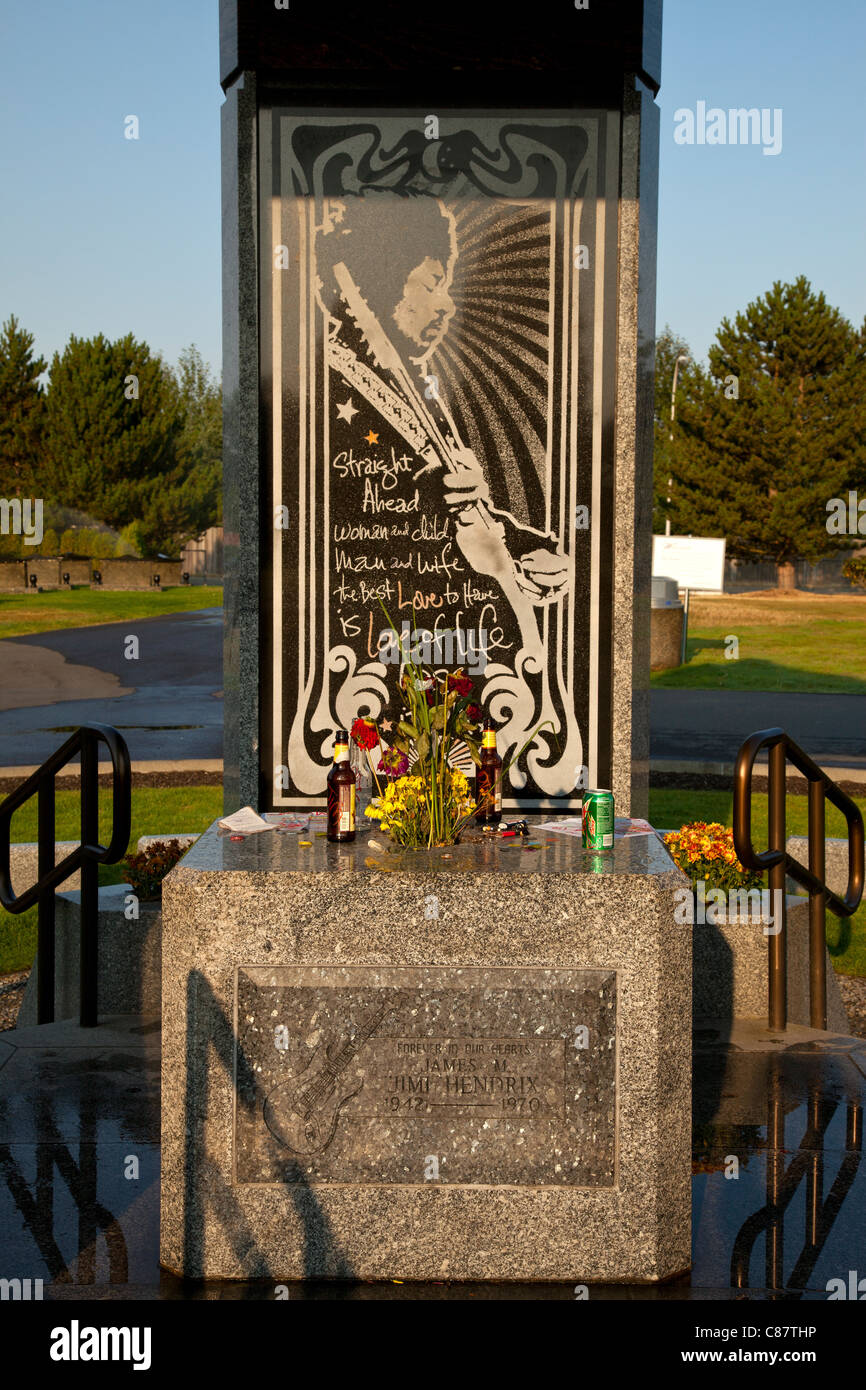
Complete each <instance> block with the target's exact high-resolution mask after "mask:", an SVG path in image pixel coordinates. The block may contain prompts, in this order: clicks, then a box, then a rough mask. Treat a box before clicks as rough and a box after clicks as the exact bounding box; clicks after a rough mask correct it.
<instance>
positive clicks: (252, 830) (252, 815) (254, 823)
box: [219, 806, 274, 835]
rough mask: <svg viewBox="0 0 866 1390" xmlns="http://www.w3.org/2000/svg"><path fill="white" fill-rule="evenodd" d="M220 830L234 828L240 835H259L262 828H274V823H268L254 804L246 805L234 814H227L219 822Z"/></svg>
mask: <svg viewBox="0 0 866 1390" xmlns="http://www.w3.org/2000/svg"><path fill="white" fill-rule="evenodd" d="M219 826H220V830H233V831H235V833H236V834H239V835H258V834H259V833H260V831H262V830H273V828H274V827H273V826H272V825H268V823H267V821H266V820H264V819H263V818H262V817H261V816H260V815H259V813H258V811H254V810H253V808H252V806H244V807H243V808H242V810H240V811H235V812H234V813H233V814H232V815H230V816H226V817H225V819H224V820H221V821H220V823H219Z"/></svg>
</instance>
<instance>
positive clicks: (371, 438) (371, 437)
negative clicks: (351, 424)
mask: <svg viewBox="0 0 866 1390" xmlns="http://www.w3.org/2000/svg"><path fill="white" fill-rule="evenodd" d="M364 438H365V439H366V441H367V443H368V444H378V443H379V436H378V434H374V433H373V431H372V430H371V431H370V433H369V434H365V435H364Z"/></svg>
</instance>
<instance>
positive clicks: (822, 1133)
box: [0, 1018, 866, 1302]
mask: <svg viewBox="0 0 866 1390" xmlns="http://www.w3.org/2000/svg"><path fill="white" fill-rule="evenodd" d="M158 1041H159V1035H158V1022H157V1021H156V1020H141V1019H129V1018H127V1019H112V1020H109V1021H108V1022H107V1023H103V1024H102V1025H101V1026H100V1029H99V1030H98V1032H97V1033H93V1032H92V1031H85V1030H80V1029H78V1028H77V1027H76V1026H75V1025H73V1024H51V1025H48V1026H47V1027H46V1028H45V1029H42V1030H39V1029H35V1028H34V1029H28V1030H21V1031H20V1032H12V1033H7V1034H4V1035H3V1037H2V1038H0V1123H2V1126H3V1129H2V1137H0V1278H6V1279H10V1278H11V1279H14V1278H19V1279H26V1278H30V1279H43V1280H44V1281H45V1286H44V1297H45V1298H46V1299H51V1300H75V1301H78V1300H86V1299H94V1298H97V1299H106V1298H109V1299H124V1300H126V1299H129V1300H140V1299H183V1300H187V1299H189V1300H199V1299H206V1300H212V1299H217V1300H230V1301H235V1300H238V1299H241V1300H247V1299H252V1300H267V1301H271V1300H273V1299H274V1298H275V1297H280V1298H288V1299H291V1300H295V1301H297V1300H301V1301H305V1300H313V1301H317V1300H322V1299H326V1300H334V1299H337V1300H340V1299H342V1300H347V1299H348V1300H353V1301H354V1300H359V1299H360V1300H380V1299H387V1300H399V1301H410V1302H413V1301H419V1300H423V1301H449V1300H454V1299H458V1300H473V1301H485V1300H491V1299H497V1300H498V1299H505V1300H515V1299H516V1300H525V1299H534V1300H549V1299H554V1300H560V1299H567V1300H569V1301H573V1300H574V1290H573V1287H572V1285H570V1284H555V1283H554V1284H551V1283H540V1284H539V1283H535V1284H532V1283H525V1282H524V1283H520V1282H515V1283H509V1284H501V1283H500V1284H492V1283H478V1282H470V1283H461V1284H455V1283H453V1282H451V1281H448V1280H447V1279H444V1280H437V1281H436V1282H428V1283H409V1284H402V1285H395V1284H393V1283H375V1282H362V1281H359V1282H347V1283H345V1284H334V1283H331V1282H322V1281H315V1280H313V1281H307V1282H303V1283H301V1282H294V1283H291V1282H290V1283H284V1284H283V1285H282V1286H281V1287H280V1288H279V1289H277V1288H276V1287H275V1281H273V1280H259V1281H224V1280H219V1281H213V1282H208V1283H201V1282H195V1281H185V1280H180V1279H178V1278H176V1277H175V1276H173V1275H171V1274H169V1273H167V1272H166V1271H162V1270H160V1269H159V1265H158V1226H159V1209H158V1180H159V1173H158V1165H159V1155H158V1146H157V1144H156V1143H155V1142H154V1137H155V1130H154V1118H155V1116H156V1115H157V1114H158V1105H159V1094H158V1092H159V1073H158V1069H157V1067H156V1066H155V1065H154V1061H155V1060H156V1059H158ZM694 1063H695V1071H694V1079H695V1089H694V1096H695V1110H694V1128H693V1168H694V1176H693V1178H692V1210H693V1268H692V1271H691V1274H690V1275H685V1276H683V1277H681V1278H679V1279H675V1280H673V1281H671V1282H669V1283H666V1284H662V1285H634V1286H627V1285H626V1286H624V1285H604V1284H594V1285H592V1286H591V1288H590V1290H589V1297H590V1300H598V1299H629V1300H635V1299H639V1300H645V1299H651V1300H665V1301H668V1300H679V1299H691V1300H695V1299H697V1300H719V1299H744V1298H745V1299H747V1300H748V1299H780V1300H783V1301H786V1302H791V1301H804V1302H809V1301H812V1300H824V1299H826V1298H827V1297H828V1293H829V1292H831V1291H834V1290H835V1291H838V1287H839V1286H838V1283H836V1284H834V1283H833V1281H838V1280H842V1281H843V1282H845V1281H848V1280H849V1277H850V1271H851V1270H859V1271H860V1272H861V1276H862V1273H863V1250H864V1246H866V1168H864V1166H863V1163H862V1118H863V1103H864V1098H866V1042H864V1041H863V1040H860V1039H850V1038H841V1037H834V1036H833V1035H826V1034H818V1033H815V1032H813V1031H812V1030H810V1029H806V1028H798V1029H789V1030H788V1032H787V1034H770V1033H768V1032H767V1030H766V1029H765V1028H764V1027H763V1026H762V1025H761V1024H760V1023H759V1022H739V1023H737V1024H734V1025H733V1026H731V1025H730V1024H729V1023H724V1022H722V1023H718V1024H707V1025H705V1026H702V1027H701V1028H700V1029H699V1030H698V1032H697V1033H696V1035H695V1051H694ZM91 1073H93V1074H94V1075H95V1077H97V1078H98V1081H97V1082H95V1083H94V1082H90V1081H87V1080H86V1078H87V1077H88V1076H89V1075H90V1074H91ZM131 1156H135V1157H137V1158H138V1160H139V1164H138V1176H137V1177H135V1178H131V1177H127V1176H126V1174H127V1173H128V1172H130V1164H129V1158H130V1157H131ZM732 1157H734V1158H736V1159H737V1165H738V1176H737V1177H736V1178H734V1177H730V1176H726V1170H727V1171H728V1172H729V1173H730V1172H731V1171H732V1164H731V1158H732ZM828 1284H829V1285H830V1289H829V1290H828Z"/></svg>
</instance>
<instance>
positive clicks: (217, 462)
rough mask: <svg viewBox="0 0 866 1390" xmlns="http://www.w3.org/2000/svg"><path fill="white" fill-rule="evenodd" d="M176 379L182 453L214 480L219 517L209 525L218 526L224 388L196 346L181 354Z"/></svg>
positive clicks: (220, 517)
mask: <svg viewBox="0 0 866 1390" xmlns="http://www.w3.org/2000/svg"><path fill="white" fill-rule="evenodd" d="M175 377H176V379H177V385H178V391H179V393H180V400H181V407H182V409H183V417H184V423H183V431H182V433H181V449H182V451H183V452H184V453H185V454H186V455H187V457H188V458H190V459H191V460H193V461H194V462H195V465H196V467H197V468H201V469H203V470H204V471H205V473H207V474H210V475H211V477H212V480H213V485H214V486H215V488H216V497H217V508H218V513H217V514H215V515H214V517H213V520H212V521H211V522H209V523H208V524H209V525H216V524H218V522H219V521H220V520H221V519H222V507H221V502H222V488H221V481H222V453H223V398H222V388H221V387H220V385H219V383H218V382H216V381H214V380H213V379H212V377H211V373H210V368H209V367H208V365H207V363H206V362H204V361H203V360H202V356H201V353H200V352H199V350H198V348H197V347H196V345H195V343H191V344H190V346H189V347H188V348H184V350H183V352H182V353H181V354H180V357H179V359H178V364H177V367H176V369H175Z"/></svg>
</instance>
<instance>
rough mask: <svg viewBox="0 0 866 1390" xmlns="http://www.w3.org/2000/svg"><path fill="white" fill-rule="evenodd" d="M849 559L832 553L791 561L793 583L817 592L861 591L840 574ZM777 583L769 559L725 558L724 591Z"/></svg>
mask: <svg viewBox="0 0 866 1390" xmlns="http://www.w3.org/2000/svg"><path fill="white" fill-rule="evenodd" d="M848 558H849V555H848V554H847V553H844V554H842V553H840V554H839V555H833V556H831V557H830V558H829V559H827V560H819V561H818V564H817V565H810V564H809V563H808V561H807V560H796V561H795V562H794V585H795V588H797V589H810V590H811V591H812V592H813V593H816V594H853V593H862V592H863V591H862V590H858V589H856V588H855V587H854V585H853V584H852V583H851V582H850V580H848V579H846V578H845V577H844V575H843V574H842V566H843V565H844V563H845V561H846V560H847V559H848ZM778 585H779V570H778V567H777V566H776V565H775V564H773V563H772V562H766V563H764V562H760V563H758V562H753V561H751V560H737V559H736V558H731V559H728V560H726V561H725V593H726V594H742V593H747V592H748V591H749V590H752V589H776V588H778Z"/></svg>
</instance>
